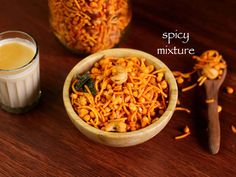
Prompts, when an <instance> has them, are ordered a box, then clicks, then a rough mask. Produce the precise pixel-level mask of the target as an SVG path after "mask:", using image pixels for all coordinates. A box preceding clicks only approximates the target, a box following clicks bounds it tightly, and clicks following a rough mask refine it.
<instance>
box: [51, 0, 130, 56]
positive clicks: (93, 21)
mask: <svg viewBox="0 0 236 177" xmlns="http://www.w3.org/2000/svg"><path fill="white" fill-rule="evenodd" d="M48 4H49V10H50V25H51V27H52V30H53V33H54V34H55V36H56V37H57V38H58V39H59V41H60V42H61V43H62V44H64V45H65V46H66V47H67V48H69V49H71V50H72V51H74V52H76V53H83V54H90V53H95V52H97V51H100V50H103V49H108V48H112V47H114V46H115V45H117V44H118V43H119V41H120V39H121V37H122V36H123V34H124V32H125V30H126V28H127V26H128V24H129V22H130V20H131V9H130V5H129V0H49V1H48Z"/></svg>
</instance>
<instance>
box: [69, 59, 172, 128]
mask: <svg viewBox="0 0 236 177" xmlns="http://www.w3.org/2000/svg"><path fill="white" fill-rule="evenodd" d="M164 75H165V70H164V68H161V69H158V70H156V69H155V67H154V66H153V65H151V64H147V63H146V60H145V58H137V57H124V58H115V57H103V58H102V59H101V60H99V61H98V62H96V63H95V64H94V66H93V67H92V68H91V70H90V71H89V72H87V73H85V74H83V75H82V76H81V75H79V76H76V77H75V79H74V80H73V81H72V84H71V93H70V97H71V103H72V106H73V108H74V110H75V111H76V112H77V114H78V115H79V117H80V118H82V119H83V120H84V121H85V122H87V123H88V124H89V125H91V126H94V127H96V128H99V129H101V130H104V131H111V132H129V131H134V130H138V129H140V128H143V127H146V126H148V125H150V124H151V123H153V122H154V121H156V120H158V119H159V118H160V116H161V115H162V114H163V113H164V111H165V110H166V107H167V101H168V92H169V86H168V83H167V82H166V80H165V77H164Z"/></svg>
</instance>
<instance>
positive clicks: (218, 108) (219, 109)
mask: <svg viewBox="0 0 236 177" xmlns="http://www.w3.org/2000/svg"><path fill="white" fill-rule="evenodd" d="M217 111H218V113H220V112H221V111H222V106H220V105H218V107H217Z"/></svg>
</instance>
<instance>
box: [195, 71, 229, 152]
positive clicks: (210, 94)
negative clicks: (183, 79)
mask: <svg viewBox="0 0 236 177" xmlns="http://www.w3.org/2000/svg"><path fill="white" fill-rule="evenodd" d="M226 73H227V69H226V68H225V69H224V70H223V74H222V76H221V78H220V79H214V80H211V79H207V80H206V81H205V82H204V86H205V90H206V100H214V102H212V103H208V110H207V118H208V146H209V150H210V152H211V153H212V154H217V153H218V151H219V149H220V122H219V113H218V92H219V89H220V86H221V85H222V83H223V81H224V80H225V76H226ZM199 75H200V72H199Z"/></svg>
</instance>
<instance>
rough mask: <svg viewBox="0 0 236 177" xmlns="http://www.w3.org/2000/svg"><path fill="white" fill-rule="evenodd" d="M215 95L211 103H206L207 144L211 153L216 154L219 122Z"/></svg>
mask: <svg viewBox="0 0 236 177" xmlns="http://www.w3.org/2000/svg"><path fill="white" fill-rule="evenodd" d="M217 107H218V100H217V96H215V98H214V102H213V103H208V146H209V150H210V152H211V153H212V154H217V153H218V151H219V149H220V122H219V113H218V110H217Z"/></svg>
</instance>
